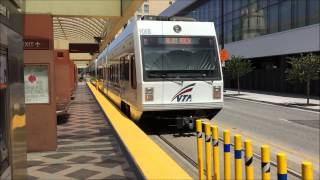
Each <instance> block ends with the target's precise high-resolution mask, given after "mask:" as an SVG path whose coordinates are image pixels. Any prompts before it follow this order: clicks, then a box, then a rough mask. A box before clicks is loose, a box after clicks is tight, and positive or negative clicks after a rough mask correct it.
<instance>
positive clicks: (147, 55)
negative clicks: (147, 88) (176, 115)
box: [141, 36, 221, 81]
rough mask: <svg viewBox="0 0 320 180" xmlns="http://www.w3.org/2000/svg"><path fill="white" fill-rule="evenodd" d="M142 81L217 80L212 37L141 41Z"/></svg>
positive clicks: (217, 73)
mask: <svg viewBox="0 0 320 180" xmlns="http://www.w3.org/2000/svg"><path fill="white" fill-rule="evenodd" d="M141 41H142V45H143V47H142V54H143V68H144V80H145V81H157V80H159V81H160V80H163V79H169V80H220V79H221V73H220V64H219V58H218V51H217V46H216V43H215V42H216V41H215V38H214V37H171V36H170V37H155V36H143V37H142V40H141Z"/></svg>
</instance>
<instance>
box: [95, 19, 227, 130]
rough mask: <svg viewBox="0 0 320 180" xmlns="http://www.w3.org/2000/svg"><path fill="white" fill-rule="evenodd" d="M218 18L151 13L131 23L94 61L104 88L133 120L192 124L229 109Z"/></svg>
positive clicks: (107, 94) (103, 90)
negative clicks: (197, 19) (225, 107)
mask: <svg viewBox="0 0 320 180" xmlns="http://www.w3.org/2000/svg"><path fill="white" fill-rule="evenodd" d="M220 62H221V61H220V58H219V50H218V43H217V36H216V31H215V27H214V24H213V22H195V21H193V20H190V19H186V18H181V19H180V18H174V17H173V18H164V17H161V18H160V17H154V16H146V17H144V19H143V20H137V21H134V22H132V23H130V24H129V25H128V26H127V27H126V28H125V29H124V31H123V32H122V33H121V34H120V35H119V36H118V37H117V38H116V39H115V40H114V41H113V42H112V43H111V44H110V45H109V46H108V47H107V48H106V49H105V50H104V51H103V52H102V53H101V54H100V55H99V57H98V58H97V60H96V61H94V63H93V64H92V67H94V68H92V69H95V71H96V74H97V75H98V77H99V79H100V80H101V82H103V83H101V84H102V85H101V86H100V89H101V90H102V92H104V93H105V94H106V96H107V97H109V98H110V99H111V100H112V101H113V102H114V103H115V104H116V105H117V106H119V108H121V110H122V111H123V112H124V113H125V114H126V115H127V116H129V117H131V118H132V119H133V120H140V119H141V118H142V117H152V118H153V119H175V120H177V124H178V125H180V126H182V125H186V124H188V125H191V122H192V121H193V120H194V119H196V118H204V117H206V118H209V119H211V118H212V117H213V116H214V115H215V114H217V112H219V111H220V110H221V109H222V107H223V77H222V70H221V63H220Z"/></svg>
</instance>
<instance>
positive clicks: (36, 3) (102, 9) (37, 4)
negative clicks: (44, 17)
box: [25, 0, 134, 17]
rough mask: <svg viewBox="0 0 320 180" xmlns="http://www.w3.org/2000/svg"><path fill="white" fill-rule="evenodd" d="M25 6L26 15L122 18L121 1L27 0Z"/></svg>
mask: <svg viewBox="0 0 320 180" xmlns="http://www.w3.org/2000/svg"><path fill="white" fill-rule="evenodd" d="M133 1H134V0H133ZM25 4H26V5H25V12H26V14H51V15H53V16H82V17H85V16H88V17H89V16H91V17H107V16H111V17H112V16H121V0H90V1H88V0H26V1H25Z"/></svg>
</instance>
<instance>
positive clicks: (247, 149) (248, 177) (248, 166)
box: [244, 139, 254, 180]
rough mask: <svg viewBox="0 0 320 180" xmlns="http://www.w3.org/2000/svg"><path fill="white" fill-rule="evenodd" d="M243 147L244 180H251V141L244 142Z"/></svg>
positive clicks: (252, 177)
mask: <svg viewBox="0 0 320 180" xmlns="http://www.w3.org/2000/svg"><path fill="white" fill-rule="evenodd" d="M244 147H245V161H246V162H245V165H246V180H253V179H254V174H253V151H252V144H251V140H249V139H247V140H245V141H244Z"/></svg>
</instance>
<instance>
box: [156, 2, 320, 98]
mask: <svg viewBox="0 0 320 180" xmlns="http://www.w3.org/2000/svg"><path fill="white" fill-rule="evenodd" d="M222 7H223V11H222ZM222 13H223V16H222ZM161 15H164V16H173V15H175V16H188V17H193V18H195V19H197V20H198V21H213V22H214V23H215V27H216V31H217V34H218V39H219V41H220V44H222V41H221V40H223V43H224V47H225V48H226V49H227V50H228V51H229V53H230V55H235V56H243V57H245V58H248V59H250V60H251V62H252V63H253V66H254V70H253V71H252V72H251V73H249V74H247V75H246V76H244V77H243V78H241V87H242V88H244V89H248V90H262V91H273V92H284V93H300V94H302V93H304V92H305V88H304V86H303V85H302V84H293V83H289V82H288V81H287V80H286V73H285V71H286V69H287V68H288V67H289V64H288V57H290V56H297V55H299V54H301V53H308V52H313V53H316V54H319V51H320V48H319V38H320V37H319V31H320V29H319V23H320V1H319V0H177V1H176V3H175V4H173V5H172V6H170V7H169V8H168V9H166V10H165V11H164V12H162V13H161ZM222 22H224V23H223V26H222ZM222 31H223V33H222ZM222 35H223V37H222ZM234 84H235V83H233V82H232V80H231V79H228V77H226V78H225V87H226V88H234V87H235V86H234ZM311 93H312V94H313V95H320V87H319V81H314V82H312V85H311Z"/></svg>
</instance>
